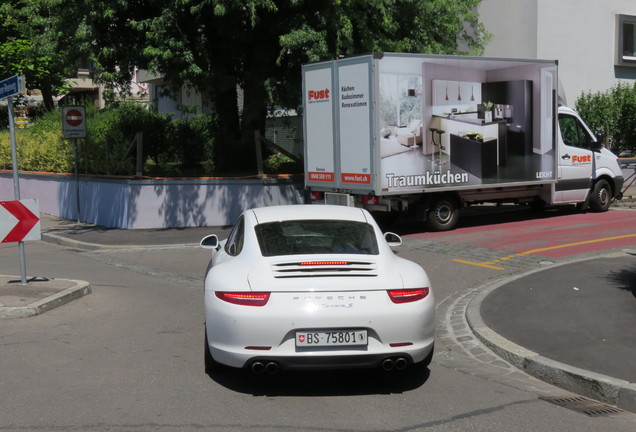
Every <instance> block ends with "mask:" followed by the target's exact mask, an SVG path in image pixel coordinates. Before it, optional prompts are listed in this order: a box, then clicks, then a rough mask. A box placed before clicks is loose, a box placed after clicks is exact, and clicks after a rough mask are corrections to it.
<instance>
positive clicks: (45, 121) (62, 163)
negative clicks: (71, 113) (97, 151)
mask: <svg viewBox="0 0 636 432" xmlns="http://www.w3.org/2000/svg"><path fill="white" fill-rule="evenodd" d="M15 131H16V132H15V140H16V156H17V158H18V165H19V168H20V169H22V170H25V171H44V172H58V173H59V172H71V171H72V170H73V153H72V148H71V144H70V142H69V141H67V140H64V139H62V122H61V114H60V112H54V113H48V114H46V115H44V116H42V117H41V118H40V119H39V121H38V122H36V123H35V124H34V125H33V126H31V127H28V128H25V129H16V130H15ZM0 167H2V169H12V167H13V165H12V160H11V140H10V135H9V132H8V131H4V132H2V133H0Z"/></svg>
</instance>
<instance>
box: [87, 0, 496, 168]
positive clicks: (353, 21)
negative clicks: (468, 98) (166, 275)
mask: <svg viewBox="0 0 636 432" xmlns="http://www.w3.org/2000/svg"><path fill="white" fill-rule="evenodd" d="M102 3H103V2H97V3H95V2H87V4H90V8H89V9H87V11H86V12H87V14H86V17H87V18H86V23H87V29H90V30H91V31H92V32H94V33H93V34H89V33H87V35H88V36H89V38H88V39H87V42H88V41H93V42H94V43H95V47H96V49H97V50H98V51H99V55H98V56H97V57H96V62H97V63H98V64H100V65H101V66H103V67H104V68H105V69H107V70H108V71H109V72H110V73H114V72H115V71H116V68H115V66H116V67H117V68H118V70H119V71H120V72H121V71H122V70H127V68H129V67H130V66H131V65H133V64H134V65H137V66H142V67H148V68H149V69H150V70H151V71H153V72H157V73H161V74H163V75H164V76H165V78H166V80H167V81H168V82H172V83H174V84H175V85H182V84H184V83H187V84H189V85H191V86H193V88H195V89H196V90H197V91H199V92H200V93H201V94H202V95H204V97H206V98H207V99H209V100H211V101H212V106H213V108H214V110H215V112H216V115H217V119H218V122H217V125H218V127H219V130H218V131H217V136H216V141H217V142H218V143H219V145H218V146H217V151H218V153H219V156H220V158H221V160H222V163H223V165H225V166H235V167H239V166H244V165H245V164H246V163H249V162H246V161H249V160H251V159H253V158H251V152H249V151H247V149H248V147H249V146H251V144H252V142H253V133H254V130H261V131H262V130H263V129H264V124H265V118H266V114H267V110H268V109H269V108H272V107H273V106H274V105H279V106H284V107H288V108H296V107H298V106H299V105H300V93H301V92H300V88H301V84H300V66H301V65H302V64H303V63H306V62H311V61H317V60H325V59H331V58H337V57H338V56H343V55H344V56H347V55H354V54H360V53H365V52H370V51H397V52H434V53H446V54H451V53H452V54H455V53H460V52H468V53H472V54H478V53H480V52H481V51H482V48H483V46H484V44H485V41H486V39H487V33H486V31H485V30H484V28H483V26H482V25H481V24H480V23H479V21H478V17H477V15H476V14H475V12H474V11H475V10H476V7H477V6H478V5H479V3H480V0H456V1H452V2H451V1H447V0H337V1H312V0H156V1H154V2H151V3H150V4H151V5H152V7H153V8H154V9H152V10H148V5H149V3H148V2H142V1H136V2H135V1H133V2H126V1H123V0H117V1H113V2H109V4H108V6H104V5H103V4H102ZM113 5H114V6H113ZM98 29H102V30H101V31H97V30H98ZM119 30H121V31H122V33H119ZM122 34H130V37H129V38H128V40H126V43H123V37H122V36H121V35H122ZM131 54H143V55H142V56H140V57H138V58H136V59H135V58H131ZM122 59H124V60H122ZM110 60H116V62H110ZM238 88H240V89H241V90H242V94H243V99H242V100H243V104H242V110H239V104H238V103H237V99H238V98H237V89H238Z"/></svg>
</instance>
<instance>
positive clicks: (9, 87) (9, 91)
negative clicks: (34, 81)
mask: <svg viewBox="0 0 636 432" xmlns="http://www.w3.org/2000/svg"><path fill="white" fill-rule="evenodd" d="M20 93H24V76H23V75H14V76H12V77H11V78H7V79H4V80H2V81H0V99H5V98H8V97H10V96H14V95H17V94H20Z"/></svg>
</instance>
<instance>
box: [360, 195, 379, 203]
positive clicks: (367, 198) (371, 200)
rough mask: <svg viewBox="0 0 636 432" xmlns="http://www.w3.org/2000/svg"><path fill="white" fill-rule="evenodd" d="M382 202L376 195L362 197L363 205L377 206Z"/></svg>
mask: <svg viewBox="0 0 636 432" xmlns="http://www.w3.org/2000/svg"><path fill="white" fill-rule="evenodd" d="M379 202H380V199H379V198H378V197H377V196H375V195H365V196H363V197H362V204H364V205H367V204H377V203H379Z"/></svg>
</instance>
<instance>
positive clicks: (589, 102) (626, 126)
mask: <svg viewBox="0 0 636 432" xmlns="http://www.w3.org/2000/svg"><path fill="white" fill-rule="evenodd" d="M575 107H576V110H577V111H578V112H579V114H580V115H581V117H582V118H583V120H585V122H586V123H587V125H588V126H589V127H590V129H592V132H594V133H595V134H597V135H603V136H605V138H606V140H607V141H608V142H609V145H610V149H611V150H612V151H613V152H614V153H616V154H618V155H620V154H623V155H625V154H627V155H630V154H631V155H634V154H636V83H635V84H634V85H631V86H630V85H629V84H626V83H619V84H617V85H616V86H614V87H612V88H611V89H609V90H607V91H606V92H597V93H591V92H588V93H582V94H581V96H580V97H579V98H578V99H577V100H576V103H575Z"/></svg>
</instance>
